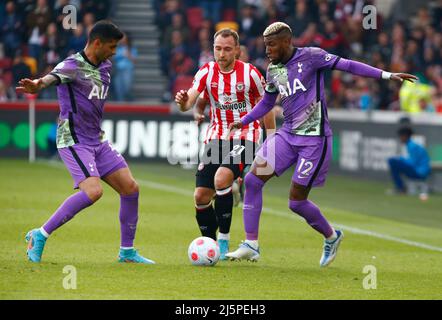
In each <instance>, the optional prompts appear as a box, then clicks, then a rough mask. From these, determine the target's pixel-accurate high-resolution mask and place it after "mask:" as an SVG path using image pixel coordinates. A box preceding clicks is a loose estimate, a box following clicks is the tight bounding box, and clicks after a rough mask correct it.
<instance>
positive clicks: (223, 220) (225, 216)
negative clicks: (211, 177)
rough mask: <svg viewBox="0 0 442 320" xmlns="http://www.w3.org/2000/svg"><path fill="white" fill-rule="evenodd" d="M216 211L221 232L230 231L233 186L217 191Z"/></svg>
mask: <svg viewBox="0 0 442 320" xmlns="http://www.w3.org/2000/svg"><path fill="white" fill-rule="evenodd" d="M226 191H227V193H225V192H226ZM216 192H217V194H216V198H215V213H216V218H217V219H218V226H219V232H221V233H229V232H230V225H231V224H232V209H233V194H232V187H228V188H226V189H223V190H217V191H216ZM220 193H221V194H220Z"/></svg>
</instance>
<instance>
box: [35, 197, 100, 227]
mask: <svg viewBox="0 0 442 320" xmlns="http://www.w3.org/2000/svg"><path fill="white" fill-rule="evenodd" d="M92 203H93V202H92V201H91V199H89V197H88V196H87V195H86V193H85V192H83V191H80V192H77V193H75V194H73V195H72V196H70V197H69V198H67V199H66V200H65V201H64V202H63V204H62V205H61V206H60V207H59V208H58V209H57V211H55V213H54V214H53V215H52V217H50V218H49V220H48V221H47V222H46V223H45V224H44V225H43V229H44V230H45V231H46V232H47V233H48V234H51V233H52V232H54V231H55V230H56V229H58V228H59V227H61V226H62V225H63V224H65V223H66V222H68V221H69V220H71V219H72V218H73V217H74V216H75V215H76V214H77V213H78V212H80V211H81V210H83V209H84V208H86V207H89V206H90V205H91V204H92Z"/></svg>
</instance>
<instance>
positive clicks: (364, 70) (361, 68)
mask: <svg viewBox="0 0 442 320" xmlns="http://www.w3.org/2000/svg"><path fill="white" fill-rule="evenodd" d="M334 68H335V69H336V70H341V71H345V72H350V73H352V74H355V75H358V76H363V77H368V78H375V79H381V78H382V70H381V69H378V68H375V67H372V66H369V65H368V64H365V63H362V62H358V61H354V60H347V59H343V58H341V59H339V61H338V62H337V63H336V65H335V67H334Z"/></svg>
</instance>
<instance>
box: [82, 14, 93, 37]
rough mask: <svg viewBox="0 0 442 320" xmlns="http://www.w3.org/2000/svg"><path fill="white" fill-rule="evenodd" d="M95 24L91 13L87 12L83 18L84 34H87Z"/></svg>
mask: <svg viewBox="0 0 442 320" xmlns="http://www.w3.org/2000/svg"><path fill="white" fill-rule="evenodd" d="M94 23H95V15H94V14H93V13H92V12H87V13H86V14H85V15H84V16H83V26H84V28H85V30H86V34H89V31H90V29H91V28H92V26H93V25H94Z"/></svg>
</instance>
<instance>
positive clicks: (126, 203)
mask: <svg viewBox="0 0 442 320" xmlns="http://www.w3.org/2000/svg"><path fill="white" fill-rule="evenodd" d="M120 199H121V201H120V229H121V246H122V247H126V248H129V247H133V245H134V239H135V232H136V231H137V222H138V192H136V193H132V194H129V195H127V196H123V195H122V196H120Z"/></svg>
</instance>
